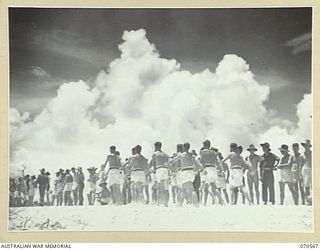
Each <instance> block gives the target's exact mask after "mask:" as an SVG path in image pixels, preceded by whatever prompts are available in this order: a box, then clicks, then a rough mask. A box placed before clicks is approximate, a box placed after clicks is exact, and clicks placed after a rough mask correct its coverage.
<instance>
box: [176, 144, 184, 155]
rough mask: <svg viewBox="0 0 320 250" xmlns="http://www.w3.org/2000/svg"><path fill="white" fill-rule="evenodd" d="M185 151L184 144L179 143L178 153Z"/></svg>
mask: <svg viewBox="0 0 320 250" xmlns="http://www.w3.org/2000/svg"><path fill="white" fill-rule="evenodd" d="M182 152H183V145H182V144H178V145H177V153H182Z"/></svg>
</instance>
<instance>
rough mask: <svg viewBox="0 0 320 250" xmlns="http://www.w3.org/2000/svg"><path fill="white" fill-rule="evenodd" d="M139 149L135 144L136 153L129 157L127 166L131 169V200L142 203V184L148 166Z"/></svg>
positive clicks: (140, 148)
mask: <svg viewBox="0 0 320 250" xmlns="http://www.w3.org/2000/svg"><path fill="white" fill-rule="evenodd" d="M141 151H142V147H141V146H140V145H137V146H136V147H135V152H136V154H135V155H133V156H132V157H131V160H130V163H129V167H130V169H131V181H132V198H133V201H134V202H139V203H144V199H143V185H144V183H145V180H146V177H145V173H146V171H147V167H148V160H147V158H145V157H144V156H143V155H142V154H141Z"/></svg>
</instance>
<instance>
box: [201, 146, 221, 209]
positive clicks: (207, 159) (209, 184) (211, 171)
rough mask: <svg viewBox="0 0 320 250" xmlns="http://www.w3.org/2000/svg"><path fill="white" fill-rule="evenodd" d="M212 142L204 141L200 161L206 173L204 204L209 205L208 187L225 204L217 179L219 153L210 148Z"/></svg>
mask: <svg viewBox="0 0 320 250" xmlns="http://www.w3.org/2000/svg"><path fill="white" fill-rule="evenodd" d="M210 146H211V143H210V141H209V140H206V141H204V142H203V149H202V150H201V152H200V162H201V164H202V165H203V167H204V173H205V174H206V183H205V187H204V205H205V206H206V205H207V200H208V189H209V188H210V189H211V191H212V193H213V194H214V195H215V196H217V197H218V200H219V203H220V204H223V200H222V197H221V192H220V190H219V189H217V185H216V181H217V179H218V172H217V169H216V163H217V162H218V161H219V159H218V153H217V152H215V151H214V150H213V149H211V148H210Z"/></svg>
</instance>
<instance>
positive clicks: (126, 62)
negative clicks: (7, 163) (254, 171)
mask: <svg viewBox="0 0 320 250" xmlns="http://www.w3.org/2000/svg"><path fill="white" fill-rule="evenodd" d="M122 38H123V43H121V44H120V45H119V50H120V51H121V55H120V57H119V58H117V59H115V60H114V61H113V62H112V63H111V64H110V65H109V67H108V70H107V71H101V72H100V73H99V74H98V76H97V77H96V79H95V81H93V82H84V81H81V80H80V81H78V82H70V83H64V84H62V85H61V86H60V88H59V90H58V91H57V95H56V97H55V98H53V99H52V100H51V101H50V102H49V103H48V104H47V106H46V107H44V109H43V111H42V112H41V113H40V114H39V115H37V116H36V117H35V118H34V119H31V118H30V117H29V114H20V113H19V112H18V111H17V110H15V109H11V168H12V172H15V171H16V170H17V169H19V168H20V167H21V166H22V165H23V164H24V165H25V166H26V167H27V168H28V170H29V171H31V172H33V173H36V172H37V171H38V169H40V168H42V167H45V168H47V169H48V170H50V171H54V170H56V169H58V168H60V167H62V168H70V167H72V166H78V165H81V166H83V167H88V166H91V165H98V164H101V163H102V162H103V161H104V159H105V155H106V151H107V149H108V147H109V146H110V145H113V144H115V145H116V146H117V147H118V149H119V150H120V151H121V153H122V155H123V157H126V156H128V155H129V153H130V149H131V147H132V146H133V145H136V144H141V145H142V146H143V148H144V152H145V154H146V156H147V157H148V156H150V155H149V154H150V153H151V151H152V145H153V143H154V142H155V141H156V140H161V141H162V142H163V144H164V150H166V151H169V152H170V153H171V152H172V151H174V149H175V145H176V143H179V142H187V141H188V142H190V143H191V145H192V147H193V148H196V149H198V148H199V147H200V145H201V142H202V141H203V140H204V139H206V138H209V139H211V141H212V142H213V144H214V145H215V146H217V147H219V148H220V149H221V150H223V151H224V152H225V153H226V150H227V148H228V144H229V143H230V142H238V143H240V144H243V145H244V146H247V145H248V144H250V143H256V144H257V143H259V142H261V141H264V140H268V141H269V142H271V143H275V144H276V146H279V144H281V143H283V142H288V143H289V142H291V141H294V140H304V139H305V138H310V136H311V135H310V132H311V118H310V114H311V95H305V96H304V99H303V100H302V101H301V102H300V103H299V104H298V105H297V116H298V118H299V120H298V123H297V124H289V125H288V124H287V126H283V125H282V124H285V122H280V124H279V125H278V123H277V122H275V121H276V119H278V118H276V117H274V115H271V112H270V111H268V110H267V109H266V107H265V105H264V103H265V102H266V101H267V100H268V97H269V87H268V86H265V85H261V84H259V83H258V82H257V81H256V80H255V78H254V75H253V73H252V72H251V71H250V68H249V65H248V64H247V63H246V61H245V60H244V59H243V58H241V57H240V56H238V55H232V54H229V55H225V56H224V57H223V58H222V59H221V61H220V63H219V65H218V66H217V68H216V70H215V72H211V71H210V70H208V69H205V70H204V71H202V72H200V73H197V74H192V73H190V72H189V71H185V70H182V69H181V68H180V64H179V63H178V62H177V61H176V60H175V59H166V58H161V57H160V53H159V52H158V51H157V50H156V47H155V45H154V44H152V43H150V41H149V40H148V39H147V37H146V31H145V30H143V29H140V30H135V31H125V32H124V34H123V37H122Z"/></svg>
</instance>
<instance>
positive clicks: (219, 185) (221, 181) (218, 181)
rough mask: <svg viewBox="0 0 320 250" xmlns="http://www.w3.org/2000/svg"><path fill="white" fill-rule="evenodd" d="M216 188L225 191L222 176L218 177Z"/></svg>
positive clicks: (224, 182)
mask: <svg viewBox="0 0 320 250" xmlns="http://www.w3.org/2000/svg"><path fill="white" fill-rule="evenodd" d="M216 186H217V188H223V189H225V188H226V187H227V181H226V179H225V178H224V176H218V178H217V181H216Z"/></svg>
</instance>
